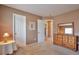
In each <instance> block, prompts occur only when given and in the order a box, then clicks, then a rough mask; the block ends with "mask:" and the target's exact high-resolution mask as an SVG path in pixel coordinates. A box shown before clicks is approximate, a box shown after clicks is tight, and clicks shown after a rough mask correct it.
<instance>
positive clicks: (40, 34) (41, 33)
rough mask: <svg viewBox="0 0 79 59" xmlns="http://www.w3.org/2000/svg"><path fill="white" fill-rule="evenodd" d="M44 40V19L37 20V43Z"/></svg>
mask: <svg viewBox="0 0 79 59" xmlns="http://www.w3.org/2000/svg"><path fill="white" fill-rule="evenodd" d="M44 41H45V21H44V20H38V43H41V42H44Z"/></svg>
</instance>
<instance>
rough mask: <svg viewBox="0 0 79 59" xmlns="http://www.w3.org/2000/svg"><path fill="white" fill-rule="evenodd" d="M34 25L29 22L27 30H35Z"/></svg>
mask: <svg viewBox="0 0 79 59" xmlns="http://www.w3.org/2000/svg"><path fill="white" fill-rule="evenodd" d="M35 27H36V24H35V22H33V21H31V22H29V30H35Z"/></svg>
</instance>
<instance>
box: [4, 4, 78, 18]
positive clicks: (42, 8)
mask: <svg viewBox="0 0 79 59" xmlns="http://www.w3.org/2000/svg"><path fill="white" fill-rule="evenodd" d="M5 5H6V6H8V7H12V8H16V9H19V10H22V11H26V12H30V13H32V14H36V15H39V16H43V17H45V16H49V15H51V16H56V15H60V14H63V13H66V12H70V11H73V10H76V9H79V4H5Z"/></svg>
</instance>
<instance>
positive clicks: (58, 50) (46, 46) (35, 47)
mask: <svg viewBox="0 0 79 59" xmlns="http://www.w3.org/2000/svg"><path fill="white" fill-rule="evenodd" d="M13 54H14V55H78V54H79V51H78V52H74V51H72V50H70V49H67V48H64V47H60V46H57V45H53V44H52V42H49V41H46V42H44V43H39V44H38V43H33V44H29V45H27V46H26V47H20V48H19V49H18V50H17V51H16V52H14V53H13Z"/></svg>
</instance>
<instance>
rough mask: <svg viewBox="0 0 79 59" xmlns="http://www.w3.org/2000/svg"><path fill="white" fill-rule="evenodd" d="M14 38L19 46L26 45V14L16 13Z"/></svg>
mask: <svg viewBox="0 0 79 59" xmlns="http://www.w3.org/2000/svg"><path fill="white" fill-rule="evenodd" d="M13 17H14V18H13V19H14V24H13V25H14V39H15V41H16V44H17V45H18V46H26V16H22V15H18V14H14V15H13Z"/></svg>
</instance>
